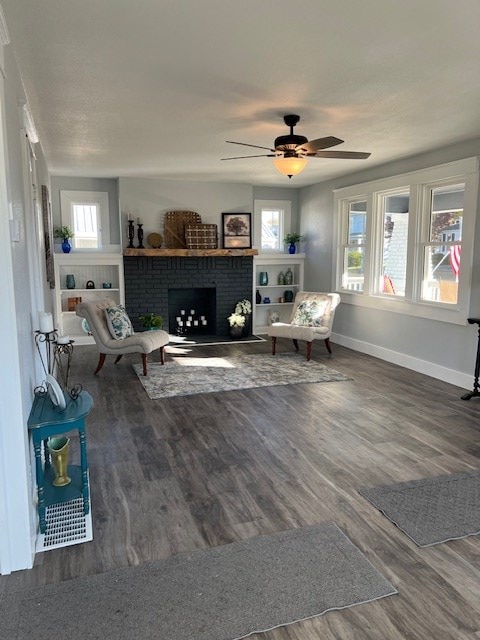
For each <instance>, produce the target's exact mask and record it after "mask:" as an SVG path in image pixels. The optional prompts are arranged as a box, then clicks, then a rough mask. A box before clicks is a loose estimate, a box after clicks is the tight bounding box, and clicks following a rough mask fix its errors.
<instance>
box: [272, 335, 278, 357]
mask: <svg viewBox="0 0 480 640" xmlns="http://www.w3.org/2000/svg"><path fill="white" fill-rule="evenodd" d="M276 346H277V339H276V338H275V336H272V356H274V355H275V347H276Z"/></svg>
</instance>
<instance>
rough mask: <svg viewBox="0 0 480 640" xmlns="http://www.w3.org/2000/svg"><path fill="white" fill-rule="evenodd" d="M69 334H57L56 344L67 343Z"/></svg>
mask: <svg viewBox="0 0 480 640" xmlns="http://www.w3.org/2000/svg"><path fill="white" fill-rule="evenodd" d="M69 343H70V336H58V338H57V344H69Z"/></svg>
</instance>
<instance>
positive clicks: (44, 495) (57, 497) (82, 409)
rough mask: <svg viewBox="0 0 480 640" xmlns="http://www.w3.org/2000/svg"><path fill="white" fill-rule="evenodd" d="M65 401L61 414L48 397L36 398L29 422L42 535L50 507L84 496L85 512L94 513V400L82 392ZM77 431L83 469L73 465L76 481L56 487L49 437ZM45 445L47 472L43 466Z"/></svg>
mask: <svg viewBox="0 0 480 640" xmlns="http://www.w3.org/2000/svg"><path fill="white" fill-rule="evenodd" d="M65 399H66V402H67V406H66V408H65V409H64V410H63V411H59V410H58V409H57V408H56V407H55V406H54V405H53V403H52V401H51V399H50V397H49V395H48V394H42V395H36V396H35V399H34V401H33V406H32V409H31V411H30V416H29V418H28V422H27V425H28V431H29V433H31V434H32V440H33V448H34V450H35V466H36V474H37V492H38V517H39V520H40V532H41V533H45V528H46V518H45V515H46V507H47V506H50V505H52V504H59V503H61V502H68V501H70V500H74V499H75V498H79V497H83V513H84V514H85V515H87V513H88V512H89V511H90V493H89V487H88V463H87V442H86V435H85V418H86V416H87V415H88V414H89V413H90V411H91V409H92V407H93V400H92V396H91V395H90V394H89V393H87V392H86V391H81V392H80V394H79V396H78V398H77V399H76V400H72V399H71V398H70V397H69V396H66V398H65ZM74 430H76V431H78V435H79V439H80V467H78V465H69V466H68V475H69V476H70V477H71V479H72V482H71V483H70V484H68V485H67V486H64V487H54V486H53V485H52V482H51V481H52V480H53V479H54V477H55V473H54V470H53V468H52V467H51V463H50V455H49V453H48V446H47V442H48V438H49V437H50V436H57V435H61V434H64V433H68V432H69V431H74ZM42 442H43V447H44V459H45V469H44V468H43V464H42Z"/></svg>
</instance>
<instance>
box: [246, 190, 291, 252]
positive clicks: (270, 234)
mask: <svg viewBox="0 0 480 640" xmlns="http://www.w3.org/2000/svg"><path fill="white" fill-rule="evenodd" d="M291 210H292V203H291V202H289V201H286V200H255V208H254V211H255V219H254V229H255V246H256V247H257V248H258V249H259V250H260V251H261V252H262V253H264V252H279V253H280V252H283V250H284V243H283V238H284V237H285V234H286V233H289V232H290V219H291Z"/></svg>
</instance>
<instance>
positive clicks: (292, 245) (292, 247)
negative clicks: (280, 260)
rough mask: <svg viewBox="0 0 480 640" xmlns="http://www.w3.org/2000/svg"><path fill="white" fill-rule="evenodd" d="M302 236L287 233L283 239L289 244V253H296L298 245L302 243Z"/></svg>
mask: <svg viewBox="0 0 480 640" xmlns="http://www.w3.org/2000/svg"><path fill="white" fill-rule="evenodd" d="M301 239H302V236H301V235H300V234H299V233H287V235H286V236H285V238H284V239H283V241H284V243H285V244H288V253H295V251H296V250H297V248H296V244H297V242H300V240H301Z"/></svg>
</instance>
